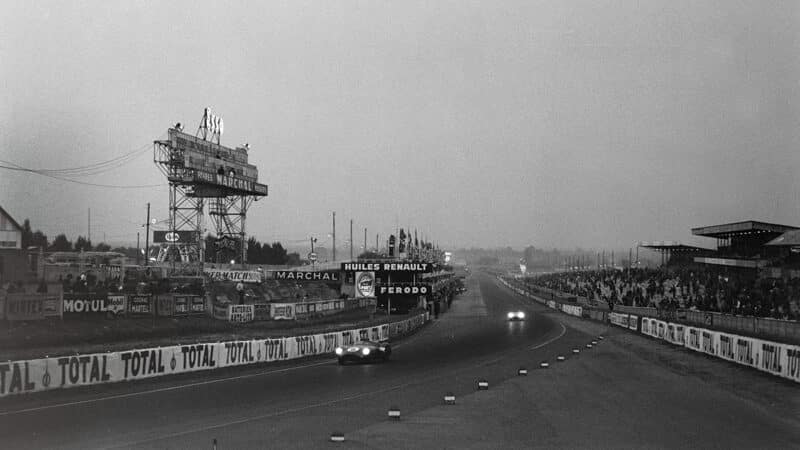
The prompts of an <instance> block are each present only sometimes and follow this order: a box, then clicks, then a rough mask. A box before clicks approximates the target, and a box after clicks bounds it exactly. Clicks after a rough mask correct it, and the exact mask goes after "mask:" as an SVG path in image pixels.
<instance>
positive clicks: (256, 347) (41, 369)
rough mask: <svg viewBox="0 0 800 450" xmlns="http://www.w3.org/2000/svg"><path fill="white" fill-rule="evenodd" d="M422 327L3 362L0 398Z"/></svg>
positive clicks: (411, 324)
mask: <svg viewBox="0 0 800 450" xmlns="http://www.w3.org/2000/svg"><path fill="white" fill-rule="evenodd" d="M236 306H252V305H236ZM424 322H425V315H424V314H420V315H417V316H414V317H412V318H410V319H406V320H403V321H401V322H394V323H391V324H384V325H379V326H374V327H369V328H360V329H355V330H345V331H337V332H331V333H325V334H316V335H310V336H295V337H285V338H279V339H253V340H244V341H229V342H213V343H200V344H191V345H174V346H169V347H158V348H145V349H139V350H129V351H120V352H108V353H96V354H90V355H75V356H65V357H54V358H44V359H33V360H27V361H9V362H5V363H0V397H4V396H7V395H16V394H24V393H30V392H39V391H47V390H55V389H65V388H70V387H75V386H86V385H96V384H104V383H114V382H120V381H130V380H139V379H144V378H151V377H157V376H165V375H172V374H178V373H186V372H195V371H200V370H210V369H216V368H221V367H231V366H240V365H246V364H255V363H262V362H271V361H281V360H287V359H294V358H301V357H304V356H310V355H320V354H329V353H333V351H334V350H335V349H336V347H337V346H339V345H349V344H352V343H355V342H357V341H360V340H370V341H375V342H380V341H384V340H386V339H388V338H389V337H392V336H397V335H399V334H402V333H405V332H408V331H410V330H412V329H415V328H418V327H420V326H421V325H422V324H423V323H424Z"/></svg>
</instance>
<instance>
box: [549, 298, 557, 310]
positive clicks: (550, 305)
mask: <svg viewBox="0 0 800 450" xmlns="http://www.w3.org/2000/svg"><path fill="white" fill-rule="evenodd" d="M547 307H548V308H552V309H556V302H555V301H553V300H548V301H547Z"/></svg>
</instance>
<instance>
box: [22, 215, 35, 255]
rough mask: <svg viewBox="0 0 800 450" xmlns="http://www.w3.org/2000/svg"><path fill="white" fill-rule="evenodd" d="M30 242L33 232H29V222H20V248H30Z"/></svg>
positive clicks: (26, 220)
mask: <svg viewBox="0 0 800 450" xmlns="http://www.w3.org/2000/svg"><path fill="white" fill-rule="evenodd" d="M31 240H33V231H31V221H30V220H28V219H25V221H24V222H22V248H28V247H30V246H31Z"/></svg>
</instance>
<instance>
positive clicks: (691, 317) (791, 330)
mask: <svg viewBox="0 0 800 450" xmlns="http://www.w3.org/2000/svg"><path fill="white" fill-rule="evenodd" d="M509 281H511V282H514V281H518V280H514V279H511V280H509ZM519 288H521V289H523V290H525V291H527V292H529V293H534V294H538V295H542V296H544V297H545V298H547V299H549V298H551V297H552V298H555V299H556V300H562V299H564V298H565V296H564V295H563V294H562V295H561V296H559V295H558V293H557V291H554V290H552V289H548V288H542V287H539V286H529V285H525V284H523V285H521V286H519ZM577 299H578V303H581V304H585V305H592V306H595V307H597V308H599V309H608V304H607V303H606V302H604V301H602V300H600V301H595V302H590V301H588V300H587V299H585V298H583V297H577ZM614 312H619V313H624V314H634V315H637V316H640V317H657V318H662V319H668V320H672V321H679V322H682V323H685V324H689V325H694V326H703V327H713V328H714V329H719V330H721V331H728V332H733V333H744V334H746V335H751V336H755V337H768V338H771V339H777V340H780V341H785V342H792V343H796V342H800V322H797V321H791V320H779V319H770V318H766V317H752V316H735V315H732V314H724V313H718V312H709V311H693V310H688V309H679V310H677V311H674V312H670V313H669V314H666V313H665V312H664V311H662V310H659V309H658V308H651V307H641V306H626V305H616V304H615V305H614ZM667 316H669V317H667Z"/></svg>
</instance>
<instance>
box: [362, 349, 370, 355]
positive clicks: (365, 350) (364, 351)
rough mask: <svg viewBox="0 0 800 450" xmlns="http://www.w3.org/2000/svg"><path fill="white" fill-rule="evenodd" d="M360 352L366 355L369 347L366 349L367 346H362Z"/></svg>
mask: <svg viewBox="0 0 800 450" xmlns="http://www.w3.org/2000/svg"><path fill="white" fill-rule="evenodd" d="M361 353H362V354H363V355H364V356H367V355H369V349H368V348H362V349H361Z"/></svg>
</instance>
